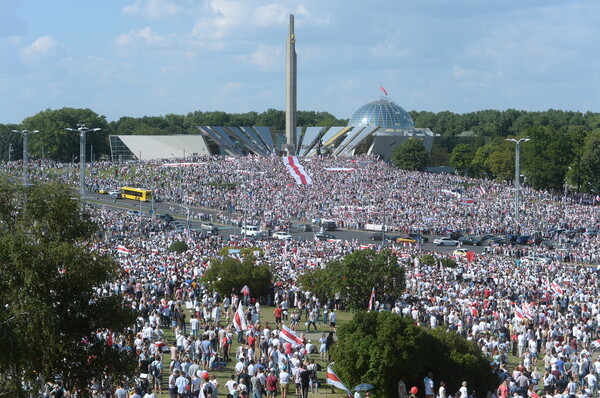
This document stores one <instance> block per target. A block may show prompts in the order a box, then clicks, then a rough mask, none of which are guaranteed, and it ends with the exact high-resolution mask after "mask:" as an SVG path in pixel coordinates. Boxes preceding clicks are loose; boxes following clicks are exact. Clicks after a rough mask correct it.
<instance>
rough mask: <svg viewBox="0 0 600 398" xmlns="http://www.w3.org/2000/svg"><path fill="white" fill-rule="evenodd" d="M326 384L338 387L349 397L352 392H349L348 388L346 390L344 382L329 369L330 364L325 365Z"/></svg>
mask: <svg viewBox="0 0 600 398" xmlns="http://www.w3.org/2000/svg"><path fill="white" fill-rule="evenodd" d="M326 383H327V384H329V385H332V386H334V387H335V388H338V389H340V390H344V391H346V392H347V393H348V396H349V397H351V396H352V394H351V393H350V390H348V387H346V386H345V385H344V383H342V381H341V380H340V378H339V377H337V375H336V374H335V372H334V371H333V369H331V366H328V367H327V381H326Z"/></svg>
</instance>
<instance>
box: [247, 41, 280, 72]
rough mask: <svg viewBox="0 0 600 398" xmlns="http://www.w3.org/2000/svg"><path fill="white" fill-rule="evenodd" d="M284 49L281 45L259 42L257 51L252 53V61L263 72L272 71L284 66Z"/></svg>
mask: <svg viewBox="0 0 600 398" xmlns="http://www.w3.org/2000/svg"><path fill="white" fill-rule="evenodd" d="M282 55H283V50H282V48H281V47H276V46H267V45H264V44H259V45H258V48H257V49H256V51H254V52H253V53H252V54H250V62H252V63H253V64H254V65H257V66H258V67H259V68H260V70H262V71H263V72H272V71H275V70H278V69H279V68H281V66H282V59H283V58H282Z"/></svg>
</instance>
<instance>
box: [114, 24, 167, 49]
mask: <svg viewBox="0 0 600 398" xmlns="http://www.w3.org/2000/svg"><path fill="white" fill-rule="evenodd" d="M174 38H175V35H169V36H165V35H161V34H159V33H156V32H155V31H154V30H152V28H150V27H149V26H146V27H144V28H142V29H134V30H131V31H129V32H128V33H123V34H122V35H120V36H119V37H117V39H116V40H115V43H116V44H117V46H118V47H120V48H124V49H140V48H166V47H169V46H171V45H173V42H174Z"/></svg>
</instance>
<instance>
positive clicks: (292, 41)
mask: <svg viewBox="0 0 600 398" xmlns="http://www.w3.org/2000/svg"><path fill="white" fill-rule="evenodd" d="M285 50H286V51H285V137H286V148H285V149H286V152H287V154H288V156H291V155H295V154H296V106H297V104H296V85H297V80H296V73H297V69H296V36H295V35H294V15H293V14H291V15H290V26H289V33H288V37H287V40H286V46H285Z"/></svg>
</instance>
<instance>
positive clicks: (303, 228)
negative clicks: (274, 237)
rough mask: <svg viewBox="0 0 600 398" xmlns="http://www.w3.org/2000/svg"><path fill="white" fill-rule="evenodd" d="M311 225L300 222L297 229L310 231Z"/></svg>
mask: <svg viewBox="0 0 600 398" xmlns="http://www.w3.org/2000/svg"><path fill="white" fill-rule="evenodd" d="M312 230H313V229H312V227H311V226H310V224H300V225H298V231H300V232H312Z"/></svg>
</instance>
